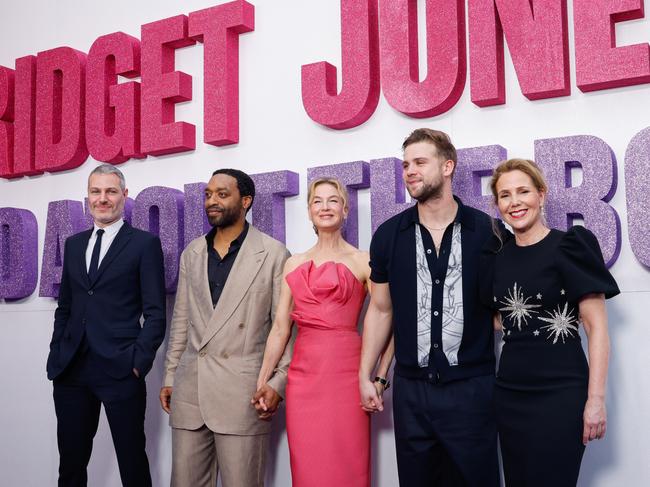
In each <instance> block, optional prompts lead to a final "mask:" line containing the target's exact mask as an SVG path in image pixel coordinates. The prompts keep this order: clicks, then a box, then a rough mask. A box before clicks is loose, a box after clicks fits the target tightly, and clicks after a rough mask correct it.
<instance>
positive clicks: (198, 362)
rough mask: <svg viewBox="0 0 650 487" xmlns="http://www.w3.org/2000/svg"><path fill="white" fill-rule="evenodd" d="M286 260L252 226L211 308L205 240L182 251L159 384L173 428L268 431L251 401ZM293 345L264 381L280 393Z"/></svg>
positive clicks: (280, 249) (285, 254)
mask: <svg viewBox="0 0 650 487" xmlns="http://www.w3.org/2000/svg"><path fill="white" fill-rule="evenodd" d="M288 257H289V252H288V251H287V249H286V248H285V247H284V245H282V244H281V243H280V242H278V241H277V240H274V239H272V238H271V237H269V236H267V235H265V234H263V233H262V232H260V231H259V230H257V229H256V228H254V227H253V226H252V225H251V226H250V227H249V229H248V233H247V235H246V238H245V239H244V242H243V244H242V246H241V248H240V250H239V253H238V254H237V258H236V259H235V262H234V264H233V267H232V270H231V272H230V274H229V276H228V280H227V281H226V285H225V286H224V289H223V292H222V294H221V297H220V298H219V301H218V303H217V306H216V307H213V306H212V298H211V295H210V286H209V284H208V252H207V244H206V240H205V237H204V236H202V237H199V238H197V239H195V240H193V241H192V242H190V244H189V245H188V246H187V248H186V249H185V250H184V251H183V254H182V255H181V261H180V271H179V278H178V289H177V291H176V302H175V305H174V314H173V318H172V323H171V332H170V337H169V345H168V349H167V357H166V360H165V377H164V384H163V385H164V386H169V387H173V392H172V398H171V416H170V424H171V426H172V428H181V429H190V430H194V429H198V428H200V427H201V426H203V425H204V424H205V425H206V426H207V427H208V428H209V429H210V430H212V431H213V432H215V433H221V434H234V435H257V434H264V433H268V432H269V431H270V422H269V421H261V420H259V419H258V417H257V413H256V411H255V409H254V408H253V406H252V405H251V403H250V400H251V398H252V397H253V394H254V393H255V390H256V383H257V375H258V373H259V370H260V367H261V365H262V358H263V355H264V347H265V345H266V338H267V336H268V334H269V331H270V329H271V325H272V322H273V317H274V315H275V309H276V306H277V303H278V298H279V295H280V287H281V283H282V271H283V267H284V263H285V261H286V260H287V258H288ZM291 348H292V344H291V343H290V344H289V346H287V350H286V351H285V353H284V356H283V357H282V359H281V360H280V363H279V364H278V367H277V369H276V371H275V374H274V375H273V377H272V378H271V380H270V381H269V385H271V387H273V388H274V389H275V390H276V391H277V392H278V393H279V394H280V395H282V396H284V389H285V385H286V377H287V368H288V366H289V361H290V359H291Z"/></svg>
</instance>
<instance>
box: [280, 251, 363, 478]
mask: <svg viewBox="0 0 650 487" xmlns="http://www.w3.org/2000/svg"><path fill="white" fill-rule="evenodd" d="M286 279H287V283H288V284H289V287H290V288H291V292H292V295H293V300H294V311H293V313H292V314H291V317H292V318H293V320H294V321H295V322H296V324H297V325H298V337H297V338H296V343H295V346H294V352H293V359H292V360H291V365H290V367H289V374H288V382H287V391H286V395H287V397H286V400H287V436H288V440H289V452H290V456H291V477H292V479H293V487H369V486H370V417H369V415H368V414H366V413H365V412H364V411H363V410H362V409H361V407H360V406H359V403H360V397H359V359H360V355H361V337H360V336H359V333H358V332H357V321H358V319H359V313H360V312H361V308H362V306H363V302H364V299H365V297H366V291H365V289H364V286H363V284H361V283H360V282H359V280H358V279H357V278H356V277H355V275H354V274H353V273H352V271H351V270H350V269H348V268H347V267H346V266H345V265H344V264H341V263H335V262H325V263H324V264H321V265H320V266H316V265H314V263H313V262H311V261H309V262H305V263H304V264H302V265H300V266H299V267H298V268H296V269H295V270H294V271H292V272H290V273H289V274H287V277H286Z"/></svg>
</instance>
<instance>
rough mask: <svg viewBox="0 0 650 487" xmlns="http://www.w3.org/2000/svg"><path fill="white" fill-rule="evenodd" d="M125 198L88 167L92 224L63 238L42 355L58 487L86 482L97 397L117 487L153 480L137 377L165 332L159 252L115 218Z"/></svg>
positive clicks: (119, 184) (103, 171) (115, 175)
mask: <svg viewBox="0 0 650 487" xmlns="http://www.w3.org/2000/svg"><path fill="white" fill-rule="evenodd" d="M127 195H128V190H127V189H126V187H125V181H124V175H123V174H122V173H121V172H120V170H119V169H117V168H116V167H114V166H111V165H109V164H103V165H101V166H98V167H97V168H95V169H94V170H93V171H92V172H91V173H90V176H89V178H88V208H89V210H90V213H91V215H92V217H93V221H94V226H93V228H92V229H90V230H86V231H84V232H81V233H78V234H76V235H73V236H72V237H70V238H69V239H67V240H66V243H65V250H64V254H63V275H62V278H61V287H60V290H59V303H58V307H57V309H56V312H55V314H54V332H53V334H52V341H51V343H50V355H49V357H48V359H47V376H48V378H49V379H51V380H53V381H54V406H55V409H56V416H57V440H58V445H59V455H60V462H59V486H66V487H68V486H85V485H86V484H87V480H88V476H87V473H86V467H87V465H88V461H89V460H90V454H91V451H92V443H93V438H94V436H95V433H96V432H97V424H98V421H99V410H100V406H101V404H103V405H104V410H105V411H106V417H107V419H108V424H109V426H110V428H111V435H112V437H113V444H114V446H115V451H116V453H117V461H118V465H119V468H120V477H121V479H122V484H123V485H125V486H135V487H147V486H150V485H151V476H150V473H149V462H148V460H147V454H146V452H145V435H144V413H145V405H146V389H145V382H144V377H145V375H146V374H147V372H149V370H150V369H151V365H152V363H153V361H154V358H155V356H156V350H157V349H158V347H159V346H160V344H161V343H162V341H163V338H164V336H165V326H166V321H165V279H164V270H163V254H162V249H161V245H160V240H159V239H158V237H156V236H154V235H152V234H150V233H148V232H144V231H142V230H137V229H135V228H133V227H131V225H129V224H128V223H126V222H125V221H124V220H123V219H122V215H123V212H124V203H125V201H126V198H127ZM141 317H143V318H144V320H143V321H142V325H141Z"/></svg>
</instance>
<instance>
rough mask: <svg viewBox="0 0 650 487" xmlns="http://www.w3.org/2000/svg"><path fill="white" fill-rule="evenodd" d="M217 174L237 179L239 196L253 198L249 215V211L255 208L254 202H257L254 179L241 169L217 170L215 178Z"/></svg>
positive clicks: (214, 174)
mask: <svg viewBox="0 0 650 487" xmlns="http://www.w3.org/2000/svg"><path fill="white" fill-rule="evenodd" d="M217 174H225V175H226V176H230V177H233V178H235V180H236V181H237V189H238V190H239V195H240V196H241V197H244V196H250V197H251V205H250V206H249V207H248V208H247V209H246V213H248V211H249V210H250V209H251V208H252V207H253V201H255V183H254V182H253V179H252V178H251V177H250V176H249V175H248V174H246V173H245V172H244V171H240V170H239V169H230V168H224V169H217V170H216V171H215V172H213V173H212V175H213V176H216V175H217Z"/></svg>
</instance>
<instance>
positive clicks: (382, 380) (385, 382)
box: [375, 376, 390, 390]
mask: <svg viewBox="0 0 650 487" xmlns="http://www.w3.org/2000/svg"><path fill="white" fill-rule="evenodd" d="M375 382H379V383H380V384H381V385H382V386H384V390H386V389H388V388H389V387H390V381H389V380H388V379H386V378H384V377H379V376H377V377H375Z"/></svg>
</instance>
